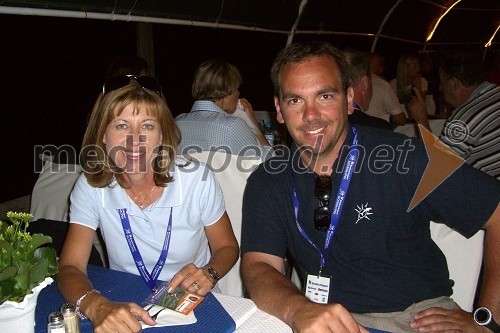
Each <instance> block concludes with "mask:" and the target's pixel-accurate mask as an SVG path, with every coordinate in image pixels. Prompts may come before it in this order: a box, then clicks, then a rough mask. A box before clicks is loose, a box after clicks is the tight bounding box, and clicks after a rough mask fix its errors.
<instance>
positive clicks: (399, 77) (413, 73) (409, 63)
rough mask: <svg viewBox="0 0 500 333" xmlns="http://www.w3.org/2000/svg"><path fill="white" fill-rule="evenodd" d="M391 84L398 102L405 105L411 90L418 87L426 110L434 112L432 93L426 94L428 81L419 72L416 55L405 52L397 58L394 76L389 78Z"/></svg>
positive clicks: (418, 61)
mask: <svg viewBox="0 0 500 333" xmlns="http://www.w3.org/2000/svg"><path fill="white" fill-rule="evenodd" d="M390 83H391V86H392V88H393V89H394V91H395V92H396V94H397V96H398V99H399V102H400V103H401V104H402V105H403V106H404V107H407V104H408V103H409V101H410V100H411V97H412V91H414V90H415V89H418V90H419V92H420V93H421V95H422V96H423V97H424V100H425V104H426V108H427V112H428V113H434V111H435V109H436V105H435V103H434V98H433V97H432V95H428V94H427V91H428V90H429V83H428V81H427V80H426V79H425V78H424V77H422V74H421V72H420V59H419V58H418V57H417V56H416V55H412V54H405V55H402V56H401V57H400V58H399V61H398V67H397V71H396V78H394V79H392V80H391V82H390Z"/></svg>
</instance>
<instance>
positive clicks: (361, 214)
mask: <svg viewBox="0 0 500 333" xmlns="http://www.w3.org/2000/svg"><path fill="white" fill-rule="evenodd" d="M356 206H357V207H358V208H357V209H355V211H356V212H357V213H358V219H357V220H356V224H358V222H359V221H360V220H362V219H367V220H370V217H369V215H372V214H373V213H371V212H370V211H371V210H372V208H371V207H368V202H367V203H366V204H364V205H363V204H361V206H359V205H356Z"/></svg>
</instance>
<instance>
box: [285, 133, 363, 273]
mask: <svg viewBox="0 0 500 333" xmlns="http://www.w3.org/2000/svg"><path fill="white" fill-rule="evenodd" d="M351 129H352V132H353V139H352V146H351V148H350V150H349V154H348V155H347V159H346V162H345V167H344V172H343V174H342V180H341V182H340V187H339V191H338V193H337V198H336V199H335V204H334V206H333V211H332V214H331V220H330V226H329V227H328V230H327V232H326V236H325V237H326V238H325V246H324V248H323V251H320V250H319V249H318V247H317V246H316V244H314V243H313V241H312V240H311V238H310V237H309V236H308V235H307V233H306V232H305V230H304V229H303V228H302V226H301V225H300V224H299V199H298V197H297V192H296V191H295V185H294V184H293V171H292V190H293V208H294V213H295V224H296V225H297V229H299V232H300V234H301V235H302V237H304V238H305V239H306V240H307V241H308V242H309V244H311V245H312V246H313V247H314V248H315V249H316V251H318V252H319V255H320V262H319V274H318V275H321V271H322V270H323V267H325V262H326V260H325V256H326V251H327V250H328V248H329V247H330V244H331V242H332V240H333V235H334V234H335V231H337V225H338V223H339V219H340V213H341V212H342V208H343V206H344V202H345V197H346V195H347V190H348V189H349V184H350V182H351V176H352V174H353V172H354V169H355V166H356V161H357V160H358V154H359V150H358V149H357V148H352V147H355V146H356V145H357V144H358V132H357V131H356V128H355V127H354V126H351Z"/></svg>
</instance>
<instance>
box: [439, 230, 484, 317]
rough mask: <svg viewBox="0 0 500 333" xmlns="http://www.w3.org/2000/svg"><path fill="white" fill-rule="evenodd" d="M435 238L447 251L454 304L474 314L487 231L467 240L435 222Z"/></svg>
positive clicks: (481, 231) (440, 246) (444, 250)
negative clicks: (473, 308)
mask: <svg viewBox="0 0 500 333" xmlns="http://www.w3.org/2000/svg"><path fill="white" fill-rule="evenodd" d="M430 229H431V237H432V239H433V240H434V242H435V243H436V244H437V245H438V246H439V248H440V249H441V251H443V253H444V255H445V257H446V261H447V263H448V270H449V272H450V279H452V280H453V281H454V282H455V284H454V286H453V294H452V295H451V297H452V298H453V300H454V301H455V302H456V303H457V304H458V305H459V306H460V307H461V308H462V309H464V310H465V311H469V312H471V311H472V307H473V304H474V297H475V295H476V288H477V283H478V279H479V273H480V271H481V264H482V260H483V241H484V231H483V230H480V231H478V232H477V233H476V234H475V235H474V236H472V237H471V238H469V239H467V238H465V237H464V236H462V235H461V234H460V233H458V232H456V231H454V230H453V229H451V228H449V227H448V226H446V225H444V224H441V223H434V222H431V226H430Z"/></svg>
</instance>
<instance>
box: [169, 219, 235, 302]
mask: <svg viewBox="0 0 500 333" xmlns="http://www.w3.org/2000/svg"><path fill="white" fill-rule="evenodd" d="M205 233H206V235H207V238H208V243H209V245H210V250H211V252H212V257H211V258H210V261H209V262H208V264H207V265H206V266H205V267H196V266H195V265H194V264H192V263H191V264H188V265H186V266H184V267H183V268H182V269H181V270H180V271H179V272H177V274H175V275H174V277H173V278H172V280H171V281H170V285H169V291H170V290H174V289H175V288H177V287H178V286H181V287H182V288H184V289H186V290H188V291H190V292H194V293H198V294H200V295H204V294H206V293H207V292H209V291H210V290H212V287H213V286H214V283H215V282H216V281H215V280H214V279H213V278H212V276H211V275H210V274H209V272H208V271H207V270H206V269H205V268H206V267H207V266H210V267H212V268H213V269H215V270H216V271H217V273H218V274H219V275H220V277H223V276H224V275H226V274H227V272H229V270H230V269H231V268H232V267H233V266H234V264H235V263H236V261H237V260H238V255H239V247H238V242H237V241H236V237H235V236H234V232H233V228H232V226H231V221H230V220H229V217H228V216H227V213H226V212H224V214H223V215H222V216H221V218H220V219H219V220H218V221H217V222H215V223H213V224H211V225H209V226H207V227H205ZM195 283H196V284H195Z"/></svg>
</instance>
